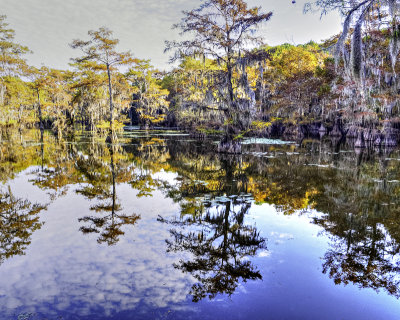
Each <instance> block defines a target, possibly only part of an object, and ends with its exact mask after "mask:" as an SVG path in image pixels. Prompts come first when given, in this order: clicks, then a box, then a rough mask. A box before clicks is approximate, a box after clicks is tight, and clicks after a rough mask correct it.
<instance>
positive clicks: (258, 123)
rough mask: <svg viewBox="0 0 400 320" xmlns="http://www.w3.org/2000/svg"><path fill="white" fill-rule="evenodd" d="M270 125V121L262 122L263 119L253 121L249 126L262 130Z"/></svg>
mask: <svg viewBox="0 0 400 320" xmlns="http://www.w3.org/2000/svg"><path fill="white" fill-rule="evenodd" d="M271 125H272V122H264V121H253V122H252V123H251V126H252V128H253V129H256V130H264V129H266V128H268V127H270V126H271Z"/></svg>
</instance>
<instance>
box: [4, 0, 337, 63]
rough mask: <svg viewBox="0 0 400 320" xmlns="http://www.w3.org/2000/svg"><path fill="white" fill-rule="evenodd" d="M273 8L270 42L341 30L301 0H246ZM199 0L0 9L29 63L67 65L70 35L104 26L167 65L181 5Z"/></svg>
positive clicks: (35, 0)
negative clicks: (25, 47) (168, 43)
mask: <svg viewBox="0 0 400 320" xmlns="http://www.w3.org/2000/svg"><path fill="white" fill-rule="evenodd" d="M249 2H250V4H251V5H261V6H262V7H263V8H264V9H265V10H272V11H273V12H274V16H273V18H272V20H271V21H270V22H269V23H268V24H266V25H265V28H263V29H262V30H261V33H262V34H263V36H264V38H265V40H266V41H267V42H268V43H270V44H278V43H282V42H295V43H302V42H307V41H308V40H310V39H313V40H317V41H318V40H321V39H323V38H327V37H328V36H330V35H331V34H333V33H335V32H337V31H338V30H339V27H340V24H339V18H338V16H336V15H332V16H327V17H324V19H323V20H322V21H320V20H319V16H318V15H312V14H308V15H304V14H303V12H302V9H303V4H304V2H305V1H304V0H303V1H300V0H299V1H297V4H296V5H292V4H291V1H289V0H287V1H282V0H264V1H261V0H250V1H249ZM198 4H199V1H198V0H197V1H196V0H162V1H160V0H68V1H66V0H18V1H16V0H0V8H1V9H0V13H1V14H6V15H7V16H8V22H9V23H10V25H11V27H12V28H14V29H15V30H16V32H17V40H18V41H19V42H20V43H22V44H25V45H28V46H29V47H30V48H31V50H33V51H34V54H33V55H32V56H30V57H29V61H30V62H31V63H32V64H35V65H40V64H41V63H44V64H46V65H49V66H50V67H55V68H67V67H68V62H69V59H70V58H71V57H72V56H76V54H77V52H74V51H73V50H72V49H71V48H69V47H68V43H70V42H71V41H72V39H74V38H85V36H86V35H87V31H88V30H91V29H97V28H99V27H100V26H107V27H108V28H110V29H111V30H113V31H114V34H115V37H117V38H118V39H120V44H121V46H120V49H121V50H131V51H132V52H133V53H134V54H135V55H136V56H137V57H139V58H146V59H147V58H151V59H152V61H153V64H155V65H156V66H157V67H161V68H164V67H167V61H168V56H167V55H166V54H164V53H163V50H164V41H165V40H172V39H177V38H178V33H177V31H176V30H171V26H172V24H173V23H176V22H178V21H179V20H180V18H181V16H182V14H181V11H182V10H189V9H191V8H194V7H197V6H198Z"/></svg>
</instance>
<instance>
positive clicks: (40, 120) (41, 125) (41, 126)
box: [36, 88, 44, 131]
mask: <svg viewBox="0 0 400 320" xmlns="http://www.w3.org/2000/svg"><path fill="white" fill-rule="evenodd" d="M36 93H37V99H38V113H39V129H40V130H41V131H43V130H44V126H43V117H42V106H41V104H40V92H39V88H38V89H36Z"/></svg>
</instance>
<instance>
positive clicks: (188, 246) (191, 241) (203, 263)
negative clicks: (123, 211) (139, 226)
mask: <svg viewBox="0 0 400 320" xmlns="http://www.w3.org/2000/svg"><path fill="white" fill-rule="evenodd" d="M205 206H208V208H205V210H204V212H203V213H201V214H199V213H198V212H197V213H196V214H194V215H184V216H183V217H182V219H181V220H180V221H169V222H168V221H166V220H164V219H163V218H161V217H160V218H159V221H162V222H167V223H170V224H172V225H174V226H176V227H179V229H172V230H171V231H170V232H171V236H172V240H167V246H168V249H167V251H168V252H188V253H191V254H192V256H193V258H191V259H188V260H181V261H180V262H179V263H178V264H175V265H174V266H175V268H177V269H180V270H182V272H185V273H190V274H192V276H193V277H194V278H195V279H196V280H197V281H198V282H197V283H196V284H194V285H193V286H192V289H191V295H192V297H193V301H194V302H198V301H200V300H202V299H203V298H205V297H207V296H208V297H209V298H210V299H213V298H215V297H216V295H217V294H228V295H232V294H233V293H234V292H235V290H236V288H237V286H238V285H239V281H240V280H241V281H243V282H246V281H247V280H257V279H262V276H261V273H260V271H259V270H257V268H256V267H255V266H254V264H253V263H252V262H251V261H250V260H249V258H251V257H254V256H255V255H256V254H257V252H258V250H260V249H265V248H266V244H265V239H264V238H262V237H261V236H260V234H259V232H258V231H257V229H256V228H255V226H251V225H247V224H246V223H245V216H246V214H248V212H249V209H250V207H251V203H250V202H246V201H245V200H244V199H236V200H232V201H231V200H227V199H222V200H219V202H218V203H217V204H216V205H211V203H205Z"/></svg>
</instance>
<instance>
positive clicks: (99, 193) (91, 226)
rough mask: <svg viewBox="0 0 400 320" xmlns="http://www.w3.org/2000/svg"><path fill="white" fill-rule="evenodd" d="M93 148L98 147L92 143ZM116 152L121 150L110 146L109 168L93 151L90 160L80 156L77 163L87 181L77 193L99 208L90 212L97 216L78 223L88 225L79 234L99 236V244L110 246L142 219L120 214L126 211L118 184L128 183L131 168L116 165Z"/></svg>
mask: <svg viewBox="0 0 400 320" xmlns="http://www.w3.org/2000/svg"><path fill="white" fill-rule="evenodd" d="M91 146H92V147H94V146H95V144H94V143H91ZM94 149H96V148H94ZM117 149H118V146H117V145H114V144H113V145H108V146H107V150H108V153H109V168H107V162H104V158H102V157H100V156H99V155H98V154H96V153H95V152H94V150H91V152H90V153H89V155H90V156H88V157H87V158H86V157H85V156H81V157H80V158H79V160H78V161H77V168H78V170H79V171H80V172H81V173H82V174H83V175H84V177H85V178H86V179H85V182H86V184H85V186H84V187H83V188H81V189H78V190H77V193H80V194H82V195H84V196H85V197H86V198H88V199H96V200H97V202H96V204H95V205H93V206H91V207H90V210H91V211H94V212H95V213H96V214H95V215H88V216H84V217H83V218H79V219H78V221H79V222H83V223H85V226H82V227H80V231H81V232H82V233H84V234H90V233H97V234H99V237H98V239H97V242H98V243H107V244H108V245H109V246H111V245H115V244H116V243H117V242H118V241H119V237H120V236H123V235H124V234H125V232H124V231H122V227H123V226H127V225H131V226H134V225H135V224H136V223H137V221H138V220H139V219H140V215H137V214H130V215H127V214H121V213H120V212H121V211H122V210H123V208H122V205H121V204H120V203H119V201H118V198H117V188H116V181H117V180H118V181H119V182H121V181H123V180H127V179H126V177H129V171H130V170H129V169H130V167H129V165H125V166H124V164H123V163H122V164H121V165H120V162H119V161H118V162H117V163H115V162H116V161H115V160H116V158H118V153H117ZM125 164H126V163H125ZM99 173H100V174H99ZM110 189H111V191H110Z"/></svg>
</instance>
